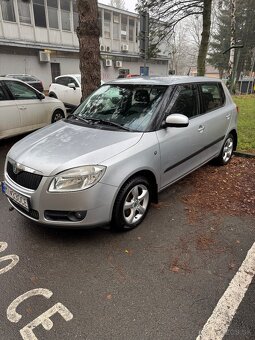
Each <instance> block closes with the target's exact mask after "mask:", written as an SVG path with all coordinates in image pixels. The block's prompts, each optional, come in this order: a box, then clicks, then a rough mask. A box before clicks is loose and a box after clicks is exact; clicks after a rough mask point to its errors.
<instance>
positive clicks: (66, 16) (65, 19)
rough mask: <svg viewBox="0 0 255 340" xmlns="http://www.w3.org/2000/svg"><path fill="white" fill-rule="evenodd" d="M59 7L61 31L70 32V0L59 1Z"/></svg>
mask: <svg viewBox="0 0 255 340" xmlns="http://www.w3.org/2000/svg"><path fill="white" fill-rule="evenodd" d="M60 7H61V21H62V30H65V31H71V25H70V0H61V1H60Z"/></svg>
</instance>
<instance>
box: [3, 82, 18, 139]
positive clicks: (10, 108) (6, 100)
mask: <svg viewBox="0 0 255 340" xmlns="http://www.w3.org/2000/svg"><path fill="white" fill-rule="evenodd" d="M0 122H1V124H0V139H1V138H5V137H10V136H14V135H16V134H19V133H21V132H23V130H22V127H21V122H20V113H19V109H18V106H17V104H16V102H15V100H14V99H13V98H11V97H10V95H9V93H8V91H7V89H6V88H5V85H4V81H0Z"/></svg>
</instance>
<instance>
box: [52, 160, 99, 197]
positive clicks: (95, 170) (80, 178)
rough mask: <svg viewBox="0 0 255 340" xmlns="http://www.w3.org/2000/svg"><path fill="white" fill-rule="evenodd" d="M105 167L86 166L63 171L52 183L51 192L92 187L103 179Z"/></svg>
mask: <svg viewBox="0 0 255 340" xmlns="http://www.w3.org/2000/svg"><path fill="white" fill-rule="evenodd" d="M105 170H106V167H105V166H103V165H85V166H81V167H78V168H73V169H70V170H66V171H63V172H61V173H59V174H58V175H56V176H55V177H54V178H53V180H52V181H51V183H50V186H49V191H50V192H64V191H79V190H84V189H87V188H90V187H92V186H93V185H95V184H96V183H97V182H99V181H100V179H101V178H102V177H103V175H104V173H105Z"/></svg>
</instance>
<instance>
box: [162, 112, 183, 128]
mask: <svg viewBox="0 0 255 340" xmlns="http://www.w3.org/2000/svg"><path fill="white" fill-rule="evenodd" d="M188 125H189V118H188V117H187V116H184V115H182V114H180V113H173V114H171V115H169V116H167V117H166V122H165V126H167V127H186V126H188Z"/></svg>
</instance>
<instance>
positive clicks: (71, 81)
mask: <svg viewBox="0 0 255 340" xmlns="http://www.w3.org/2000/svg"><path fill="white" fill-rule="evenodd" d="M69 83H74V84H75V86H76V87H79V84H78V83H77V80H76V79H75V78H73V77H70V78H69ZM69 83H68V84H69Z"/></svg>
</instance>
